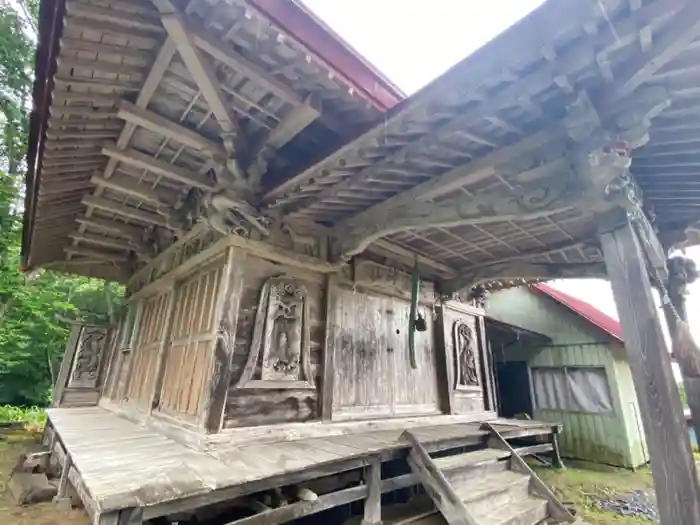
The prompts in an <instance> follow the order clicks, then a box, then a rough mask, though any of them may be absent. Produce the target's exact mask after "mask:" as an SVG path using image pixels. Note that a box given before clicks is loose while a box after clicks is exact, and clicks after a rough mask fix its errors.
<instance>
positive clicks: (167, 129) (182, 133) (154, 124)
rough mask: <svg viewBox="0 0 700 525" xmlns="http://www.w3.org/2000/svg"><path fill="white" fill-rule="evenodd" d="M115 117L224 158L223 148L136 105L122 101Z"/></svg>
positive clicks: (180, 125)
mask: <svg viewBox="0 0 700 525" xmlns="http://www.w3.org/2000/svg"><path fill="white" fill-rule="evenodd" d="M117 117H119V118H120V119H123V120H125V121H126V122H129V123H130V124H132V125H134V126H140V127H142V128H145V129H147V130H149V131H153V132H154V133H158V134H160V135H163V136H165V137H168V138H171V139H173V140H175V141H177V142H179V143H181V144H184V145H185V146H188V147H190V148H193V149H196V150H199V151H204V152H207V153H209V154H211V155H215V156H219V157H225V155H226V151H225V150H224V148H223V146H221V145H220V144H218V143H217V142H214V141H213V140H210V139H208V138H207V137H205V136H203V135H201V134H200V133H197V132H196V131H193V130H191V129H189V128H187V127H185V126H183V125H182V124H177V123H175V122H173V121H172V120H169V119H167V118H165V117H162V116H160V115H158V114H156V113H153V112H152V111H148V110H145V109H141V108H139V107H138V106H137V105H135V104H132V103H131V102H127V101H125V100H122V101H121V102H120V103H119V109H118V110H117Z"/></svg>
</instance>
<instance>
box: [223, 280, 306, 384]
mask: <svg viewBox="0 0 700 525" xmlns="http://www.w3.org/2000/svg"><path fill="white" fill-rule="evenodd" d="M307 297H308V293H307V291H306V288H305V287H304V286H303V285H302V284H301V283H300V282H299V281H297V280H295V279H291V278H287V277H272V278H270V279H268V280H267V281H266V282H265V284H264V285H263V287H262V290H261V292H260V298H259V301H258V310H257V313H256V318H255V328H254V329H253V341H252V343H251V346H250V349H249V353H248V360H247V362H246V365H245V368H244V370H243V374H242V375H241V378H240V379H239V381H238V382H237V384H236V388H310V389H314V388H315V385H314V382H313V378H312V376H311V367H310V364H309V351H310V337H309V324H310V319H309V307H308V299H307Z"/></svg>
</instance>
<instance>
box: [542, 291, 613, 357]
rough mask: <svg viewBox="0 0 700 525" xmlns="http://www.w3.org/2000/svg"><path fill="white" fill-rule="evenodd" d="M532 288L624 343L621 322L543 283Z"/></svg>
mask: <svg viewBox="0 0 700 525" xmlns="http://www.w3.org/2000/svg"><path fill="white" fill-rule="evenodd" d="M530 288H531V289H533V290H536V291H538V292H540V293H542V294H544V295H546V296H548V297H551V298H552V299H554V300H555V301H557V302H558V303H559V304H561V305H563V306H566V307H567V308H568V309H569V310H571V311H572V312H574V313H575V314H576V315H579V316H580V317H583V318H584V319H585V320H586V321H588V322H589V323H591V324H592V325H594V326H596V327H598V328H599V329H601V330H602V331H603V332H606V333H607V334H609V335H611V336H612V337H614V338H615V339H617V340H618V341H620V342H621V343H622V342H624V340H623V339H622V329H621V328H620V322H619V321H617V320H615V319H613V318H612V317H610V316H609V315H608V314H605V313H603V312H601V311H600V310H598V309H597V308H596V307H595V306H593V305H591V304H588V303H587V302H585V301H582V300H581V299H577V298H576V297H572V296H571V295H569V294H567V293H564V292H561V291H559V290H556V289H555V288H552V287H551V286H549V285H546V284H543V283H538V284H532V285H530Z"/></svg>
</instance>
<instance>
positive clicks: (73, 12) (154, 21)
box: [66, 0, 163, 34]
mask: <svg viewBox="0 0 700 525" xmlns="http://www.w3.org/2000/svg"><path fill="white" fill-rule="evenodd" d="M66 13H67V14H68V15H70V16H76V17H79V18H87V19H88V20H97V21H99V22H109V23H112V24H115V25H118V26H124V27H125V28H127V29H133V28H136V29H140V30H143V31H148V32H151V33H156V34H161V33H163V27H162V26H161V25H160V23H159V21H158V18H157V17H155V16H148V15H145V14H143V13H139V14H131V13H127V12H126V11H121V10H117V9H106V8H103V7H97V6H93V5H90V4H86V3H83V2H77V1H76V0H68V1H67V2H66Z"/></svg>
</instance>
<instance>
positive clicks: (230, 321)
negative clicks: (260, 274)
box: [202, 246, 246, 433]
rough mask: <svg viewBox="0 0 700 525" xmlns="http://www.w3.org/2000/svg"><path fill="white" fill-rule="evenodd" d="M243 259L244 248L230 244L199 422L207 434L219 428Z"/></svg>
mask: <svg viewBox="0 0 700 525" xmlns="http://www.w3.org/2000/svg"><path fill="white" fill-rule="evenodd" d="M245 261H246V252H245V251H243V250H242V249H241V248H237V247H234V246H231V247H229V249H228V252H227V253H226V264H225V266H224V270H223V279H222V283H221V291H220V293H219V297H218V299H217V303H216V304H217V306H216V317H215V318H214V319H215V320H214V325H215V326H214V330H215V334H216V337H215V339H214V355H213V358H212V366H211V368H210V370H211V372H210V378H209V382H208V388H207V391H206V392H205V393H204V395H205V397H206V398H207V399H206V401H205V403H204V407H205V409H204V412H203V414H202V423H203V426H204V429H205V430H206V431H207V432H208V433H216V432H219V431H220V430H221V425H222V423H223V419H224V412H225V410H226V399H227V397H228V389H229V386H230V385H229V383H230V382H231V366H232V365H233V351H234V347H235V343H236V327H237V326H238V307H239V305H240V299H241V293H242V291H243V280H244V273H245Z"/></svg>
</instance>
